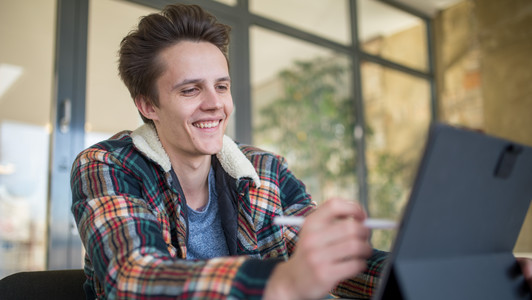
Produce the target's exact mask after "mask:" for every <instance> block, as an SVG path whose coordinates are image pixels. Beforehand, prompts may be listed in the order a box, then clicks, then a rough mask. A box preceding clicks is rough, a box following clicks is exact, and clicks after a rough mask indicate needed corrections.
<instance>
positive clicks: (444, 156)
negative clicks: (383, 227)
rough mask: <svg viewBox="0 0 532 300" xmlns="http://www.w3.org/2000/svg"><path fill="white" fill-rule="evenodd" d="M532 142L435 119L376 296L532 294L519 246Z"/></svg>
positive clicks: (531, 179)
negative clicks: (521, 265)
mask: <svg viewBox="0 0 532 300" xmlns="http://www.w3.org/2000/svg"><path fill="white" fill-rule="evenodd" d="M531 199H532V148H530V147H527V146H524V145H520V144H517V143H513V142H510V141H507V140H504V139H500V138H495V137H492V136H488V135H486V134H482V133H480V132H476V131H470V130H466V129H461V128H456V127H452V126H449V125H444V124H440V123H434V124H432V125H431V127H430V130H429V134H428V138H427V142H426V146H425V151H424V154H423V157H422V160H421V163H420V165H419V169H418V173H417V177H416V180H415V182H414V185H413V188H412V192H411V195H410V199H409V201H408V203H407V205H406V206H405V209H404V211H403V216H402V220H401V222H400V225H399V229H398V232H397V235H396V238H395V241H394V243H393V246H392V250H391V252H390V256H389V260H388V264H387V265H386V267H385V269H384V271H383V274H382V277H381V279H380V284H379V287H378V288H377V292H376V295H375V297H374V299H409V300H418V299H420V300H421V299H422V300H426V299H431V300H438V299H442V300H449V299H453V300H456V299H467V300H470V299H505V300H509V299H531V297H532V294H531V292H530V290H529V288H528V287H527V285H526V283H525V280H524V277H523V276H522V274H521V271H520V269H519V267H518V265H517V263H516V261H515V258H514V256H513V253H512V251H513V248H514V245H515V242H516V240H517V237H518V235H519V232H520V229H521V226H522V224H523V221H524V219H525V217H526V214H527V211H528V207H529V205H530V201H531Z"/></svg>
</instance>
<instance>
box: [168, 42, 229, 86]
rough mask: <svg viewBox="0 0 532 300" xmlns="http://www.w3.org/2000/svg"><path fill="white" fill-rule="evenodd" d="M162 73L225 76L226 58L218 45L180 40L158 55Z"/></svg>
mask: <svg viewBox="0 0 532 300" xmlns="http://www.w3.org/2000/svg"><path fill="white" fill-rule="evenodd" d="M159 59H160V63H161V64H162V65H163V69H164V71H163V74H162V76H165V75H171V76H174V77H176V76H177V77H180V78H181V77H184V78H190V77H194V78H196V77H197V78H203V77H209V76H227V75H228V73H229V72H228V64H227V59H226V58H225V56H224V54H223V53H222V51H220V49H218V47H216V46H215V45H214V44H211V43H208V42H193V41H181V42H179V43H177V44H174V45H172V46H170V47H168V48H166V49H164V50H163V51H162V52H161V53H160V55H159Z"/></svg>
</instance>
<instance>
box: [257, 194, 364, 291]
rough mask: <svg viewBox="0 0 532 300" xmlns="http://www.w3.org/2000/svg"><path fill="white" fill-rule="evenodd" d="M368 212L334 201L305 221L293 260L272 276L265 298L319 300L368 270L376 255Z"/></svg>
mask: <svg viewBox="0 0 532 300" xmlns="http://www.w3.org/2000/svg"><path fill="white" fill-rule="evenodd" d="M365 218H366V215H365V213H364V210H363V209H362V207H361V206H360V205H359V204H356V203H354V202H350V201H346V200H342V199H331V200H329V201H327V202H325V203H323V204H322V205H320V206H319V207H318V209H317V210H316V211H315V212H314V213H312V214H311V215H310V216H308V217H307V218H306V219H305V223H304V224H303V227H302V228H301V231H300V232H299V241H298V242H297V245H296V249H295V251H294V254H293V255H292V257H291V258H290V259H289V260H288V261H287V262H284V263H280V264H279V265H278V266H277V267H276V268H275V269H274V271H273V273H272V275H271V276H270V280H269V282H268V284H267V286H266V290H265V292H264V298H265V299H309V298H310V299H316V298H320V297H323V296H325V295H327V293H328V292H329V291H330V290H331V289H332V288H334V287H335V286H336V285H337V284H338V282H339V281H341V280H344V279H347V278H349V277H353V276H355V275H357V274H358V273H360V272H362V271H364V270H365V268H366V260H367V258H369V257H370V255H371V253H372V248H371V246H370V244H369V240H368V239H369V229H367V228H365V227H364V225H363V221H364V219H365Z"/></svg>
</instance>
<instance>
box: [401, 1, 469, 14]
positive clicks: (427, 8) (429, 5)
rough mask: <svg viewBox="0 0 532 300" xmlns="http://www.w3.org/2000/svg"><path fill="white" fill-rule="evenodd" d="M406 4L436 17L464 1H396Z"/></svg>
mask: <svg viewBox="0 0 532 300" xmlns="http://www.w3.org/2000/svg"><path fill="white" fill-rule="evenodd" d="M395 1H397V2H400V3H403V4H406V5H408V6H410V7H413V8H415V9H417V10H419V11H421V12H424V13H426V14H428V15H430V16H434V15H435V14H436V13H437V12H438V11H439V10H442V9H445V8H447V7H449V6H451V5H453V4H456V3H458V2H461V1H463V0H395Z"/></svg>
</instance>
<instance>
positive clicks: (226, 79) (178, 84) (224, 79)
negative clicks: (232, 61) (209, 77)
mask: <svg viewBox="0 0 532 300" xmlns="http://www.w3.org/2000/svg"><path fill="white" fill-rule="evenodd" d="M204 81H205V80H204V79H185V80H183V81H181V82H179V83H177V84H175V85H174V86H173V87H172V90H173V91H175V90H177V89H178V88H180V87H182V86H184V85H187V84H195V83H201V82H204ZM221 81H229V82H231V77H230V76H224V77H220V78H218V79H216V82H221Z"/></svg>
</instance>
